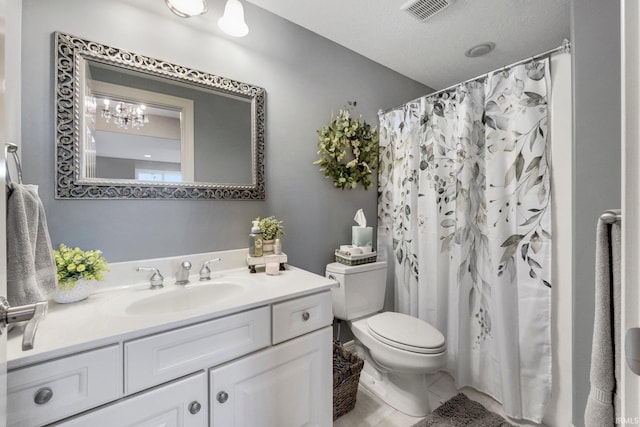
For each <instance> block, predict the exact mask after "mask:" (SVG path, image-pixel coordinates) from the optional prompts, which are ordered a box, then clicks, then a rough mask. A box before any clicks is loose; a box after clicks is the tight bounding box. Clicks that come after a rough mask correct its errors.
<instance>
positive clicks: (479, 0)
mask: <svg viewBox="0 0 640 427" xmlns="http://www.w3.org/2000/svg"><path fill="white" fill-rule="evenodd" d="M247 1H248V2H250V3H253V4H255V5H257V6H259V7H261V8H263V9H266V10H268V11H270V12H272V13H274V14H276V15H279V16H281V17H283V18H285V19H287V20H289V21H291V22H294V23H296V24H298V25H300V26H302V27H304V28H307V29H309V30H311V31H313V32H314V33H317V34H319V35H321V36H323V37H326V38H327V39H329V40H332V41H334V42H336V43H338V44H340V45H342V46H344V47H346V48H348V49H351V50H353V51H355V52H357V53H359V54H361V55H363V56H365V57H367V58H369V59H371V60H373V61H375V62H378V63H380V64H382V65H385V66H387V67H389V68H391V69H392V70H395V71H397V72H398V73H400V74H403V75H405V76H408V77H410V78H412V79H414V80H417V81H419V82H421V83H423V84H425V85H427V86H430V87H432V88H434V89H442V88H444V87H447V86H450V85H452V84H455V83H458V82H460V81H463V80H467V79H469V78H472V77H475V76H477V75H480V74H483V73H486V72H488V71H491V70H494V69H497V68H499V67H502V66H504V65H508V64H511V63H513V62H515V61H518V60H521V59H524V58H526V57H529V56H532V55H535V54H538V53H541V52H544V51H546V50H549V49H553V48H556V47H558V46H560V45H561V44H562V41H563V39H565V38H566V39H568V38H569V32H570V30H569V26H570V22H569V21H570V18H569V13H570V0H457V1H456V2H454V3H453V4H452V5H451V6H450V7H448V8H446V9H444V10H442V11H441V12H440V13H438V14H436V15H434V16H432V17H431V18H429V19H428V20H427V21H425V22H420V21H418V20H416V19H415V18H413V17H412V16H410V15H409V14H407V13H406V12H403V11H402V10H400V6H402V5H403V4H404V3H405V2H406V0H315V1H312V0H247ZM247 24H248V25H249V28H251V23H250V22H248V23H247ZM482 42H493V43H495V44H496V48H495V49H494V50H493V51H492V52H490V53H489V54H488V55H486V56H482V57H479V58H467V57H465V56H464V52H465V51H466V50H467V49H469V48H470V47H472V46H474V45H476V44H479V43H482Z"/></svg>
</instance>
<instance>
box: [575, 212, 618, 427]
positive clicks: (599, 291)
mask: <svg viewBox="0 0 640 427" xmlns="http://www.w3.org/2000/svg"><path fill="white" fill-rule="evenodd" d="M620 262H621V230H620V223H614V224H611V225H608V224H606V223H604V222H603V221H600V222H599V223H598V229H597V240H596V289H595V292H596V294H595V297H596V298H595V319H594V325H593V345H592V350H591V373H590V379H591V390H590V391H589V398H588V400H587V407H586V409H585V413H584V422H585V426H586V427H607V426H614V425H615V418H616V416H617V415H618V411H619V410H620V397H619V396H618V395H617V394H616V383H617V381H619V379H620V360H619V356H618V357H616V355H617V354H618V355H619V354H621V353H620V338H619V335H620V292H621V282H620V280H621V266H620Z"/></svg>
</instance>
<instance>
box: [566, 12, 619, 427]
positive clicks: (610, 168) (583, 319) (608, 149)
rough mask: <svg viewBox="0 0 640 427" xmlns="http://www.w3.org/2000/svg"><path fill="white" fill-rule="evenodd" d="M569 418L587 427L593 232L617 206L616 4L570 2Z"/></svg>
mask: <svg viewBox="0 0 640 427" xmlns="http://www.w3.org/2000/svg"><path fill="white" fill-rule="evenodd" d="M571 19H572V25H571V27H572V37H571V38H572V57H573V105H574V107H573V108H574V118H575V119H574V147H573V152H574V161H573V164H574V179H573V212H574V218H573V245H574V246H573V280H574V282H573V423H574V425H575V426H576V427H578V426H583V425H584V408H585V405H586V400H587V396H588V394H589V387H590V382H589V366H590V363H591V340H592V334H593V310H594V292H595V291H594V280H595V267H594V260H595V231H596V223H597V220H598V217H599V215H600V213H602V211H603V210H606V209H612V208H618V207H620V205H621V200H620V198H621V189H620V167H621V165H620V156H621V146H620V4H619V2H617V1H601V0H573V2H572V17H571Z"/></svg>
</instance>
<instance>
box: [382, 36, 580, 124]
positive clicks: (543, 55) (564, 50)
mask: <svg viewBox="0 0 640 427" xmlns="http://www.w3.org/2000/svg"><path fill="white" fill-rule="evenodd" d="M570 50H571V42H570V41H569V40H567V39H564V40H563V41H562V46H558V47H556V48H555V49H550V50H547V51H546V52H542V53H539V54H537V55H533V56H531V57H529V58H526V59H521V60H520V61H517V62H514V63H513V64H509V65H505V66H504V67H500V68H497V69H495V70H493V71H489V72H488V73H484V74H480V75H479V76H476V77H474V78H472V79H469V80H465V81H463V82H460V83H456V84H454V85H451V86H449V87H445V88H444V89H440V90H437V91H435V92H432V93H428V94H426V95H423V96H420V97H418V98H415V99H412V100H411V101H408V102H405V103H404V104H401V105H396V106H395V107H393V108H389V109H387V110H384V111H383V110H380V111H381V112H382V113H388V112H390V111H393V110H396V109H398V108H400V107H402V106H403V105H405V104H408V103H410V102H415V101H417V100H419V99H420V98H423V97H425V96H435V95H438V94H440V93H443V92H447V91H449V90H451V89H454V88H456V87H458V86H460V85H463V84H465V83H469V82H474V81H476V80H481V79H484V78H486V77H487V76H488V75H489V74H490V73H493V72H496V71H500V70H502V71H504V70H507V69H510V68H513V67H515V66H516V65H520V64H524V63H525V62H529V61H535V60H537V59H541V58H546V57H548V56H551V55H553V54H554V53H556V52H562V53H567V52H569V51H570Z"/></svg>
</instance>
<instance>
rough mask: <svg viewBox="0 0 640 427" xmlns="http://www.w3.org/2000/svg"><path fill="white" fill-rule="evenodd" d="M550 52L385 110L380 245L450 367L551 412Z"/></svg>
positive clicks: (401, 296) (512, 411)
mask: <svg viewBox="0 0 640 427" xmlns="http://www.w3.org/2000/svg"><path fill="white" fill-rule="evenodd" d="M548 80H549V64H548V60H543V61H535V62H530V63H528V64H523V65H519V66H516V67H513V68H511V69H509V70H501V71H497V72H494V73H490V74H488V75H487V77H486V79H485V81H484V82H472V83H466V84H461V85H459V86H457V87H456V89H454V90H451V91H449V92H447V93H444V94H440V95H436V96H432V97H430V96H425V97H423V98H420V99H419V100H416V101H412V102H409V103H407V104H406V105H404V106H403V107H401V108H399V109H395V110H393V111H390V112H387V113H382V112H381V113H380V162H381V163H380V167H379V173H378V190H379V195H378V197H379V200H378V251H379V254H380V256H381V257H382V258H384V259H386V260H387V262H388V265H389V274H390V275H391V276H392V277H393V280H394V284H395V295H396V310H397V311H399V312H402V313H406V314H410V315H412V316H415V317H418V318H420V319H423V320H426V321H428V322H429V323H431V324H432V325H434V326H435V327H436V328H438V329H439V330H440V331H441V332H442V333H443V335H444V336H445V338H446V340H447V353H448V360H447V367H446V369H447V371H449V372H450V373H451V374H452V376H453V378H454V379H455V383H456V386H457V387H458V388H460V387H463V386H465V385H468V386H471V387H474V388H476V389H478V390H480V391H483V392H485V393H487V394H489V395H491V396H493V397H494V398H495V399H496V400H498V401H500V402H502V404H503V407H504V410H505V412H506V413H507V414H508V415H510V416H512V417H515V418H524V419H529V420H532V421H535V422H540V421H541V419H542V416H543V414H544V412H545V406H546V404H547V402H548V399H549V397H550V391H551V335H550V320H551V319H550V316H551V299H550V297H551V278H550V277H551V196H550V172H551V171H550V167H551V165H550V161H551V159H550V145H549V141H548V136H547V122H548V116H547V112H548V109H547V95H548V93H547V92H548V87H549V86H548Z"/></svg>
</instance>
